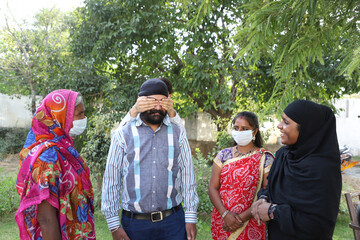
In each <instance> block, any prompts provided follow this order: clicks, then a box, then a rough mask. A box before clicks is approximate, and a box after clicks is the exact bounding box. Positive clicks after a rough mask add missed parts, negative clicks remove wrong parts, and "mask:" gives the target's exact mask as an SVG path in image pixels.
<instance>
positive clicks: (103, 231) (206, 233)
mask: <svg viewBox="0 0 360 240" xmlns="http://www.w3.org/2000/svg"><path fill="white" fill-rule="evenodd" d="M355 160H360V159H355ZM8 176H16V173H15V171H14V172H5V171H4V169H1V168H0V200H1V201H0V233H1V235H0V239H6V240H18V239H19V232H18V228H17V225H16V223H15V220H14V214H15V213H14V212H11V213H9V212H6V211H5V212H4V211H2V210H3V209H4V199H5V200H6V198H10V196H11V195H14V194H16V193H15V191H16V190H15V180H14V179H13V180H9V178H8ZM11 181H13V182H11ZM10 186H11V189H10ZM5 190H6V191H8V192H4V191H5ZM9 190H11V193H10V192H9ZM356 190H357V191H358V188H357V189H356ZM351 191H354V187H353V186H351V185H349V184H347V183H344V184H343V192H342V199H341V204H340V211H339V215H338V219H337V223H336V227H335V232H334V237H333V239H334V240H352V239H354V236H353V232H352V230H351V229H350V228H349V226H348V225H349V222H350V217H349V213H348V210H347V206H346V203H345V198H344V193H345V192H351ZM13 199H15V198H14V197H12V199H11V201H9V202H10V203H8V205H6V206H9V204H11V205H18V203H17V200H16V199H15V200H13ZM197 230H198V234H197V238H196V239H198V240H210V239H211V233H210V216H209V215H208V214H199V221H198V224H197ZM95 231H96V235H97V239H100V240H111V239H112V238H111V234H110V232H109V231H108V228H107V224H106V221H105V218H104V216H103V215H102V213H101V212H100V210H99V209H97V210H96V211H95Z"/></svg>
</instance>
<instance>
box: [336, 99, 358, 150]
mask: <svg viewBox="0 0 360 240" xmlns="http://www.w3.org/2000/svg"><path fill="white" fill-rule="evenodd" d="M334 105H335V107H336V109H338V110H340V109H343V111H339V113H338V114H336V132H337V136H338V141H339V145H340V146H342V145H347V146H348V147H349V148H350V152H351V153H352V154H353V155H355V156H360V98H344V99H338V100H336V101H335V103H334Z"/></svg>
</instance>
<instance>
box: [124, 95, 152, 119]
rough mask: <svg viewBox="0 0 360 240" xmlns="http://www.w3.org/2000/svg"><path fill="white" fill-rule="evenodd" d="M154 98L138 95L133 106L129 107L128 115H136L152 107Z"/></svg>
mask: <svg viewBox="0 0 360 240" xmlns="http://www.w3.org/2000/svg"><path fill="white" fill-rule="evenodd" d="M156 104H157V103H156V101H155V100H154V99H148V98H147V97H144V96H141V97H138V99H137V100H136V103H135V104H134V106H133V107H132V108H131V109H130V116H131V117H133V118H134V117H136V115H137V114H138V113H142V112H146V111H149V110H151V109H153V108H154V107H155V106H156Z"/></svg>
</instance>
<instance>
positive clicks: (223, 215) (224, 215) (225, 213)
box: [221, 210, 229, 219]
mask: <svg viewBox="0 0 360 240" xmlns="http://www.w3.org/2000/svg"><path fill="white" fill-rule="evenodd" d="M228 213H229V210H225V212H224V213H223V214H222V215H221V218H222V219H224V217H226V215H227V214H228Z"/></svg>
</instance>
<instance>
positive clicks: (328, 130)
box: [252, 100, 341, 240]
mask: <svg viewBox="0 0 360 240" xmlns="http://www.w3.org/2000/svg"><path fill="white" fill-rule="evenodd" d="M282 118H283V120H282V122H281V123H279V125H278V128H279V129H280V132H281V143H282V144H284V145H286V146H284V147H282V148H280V149H279V150H278V151H277V152H276V156H275V160H274V163H273V165H272V167H271V170H270V173H269V176H268V186H267V188H266V189H264V190H263V191H262V192H259V198H260V199H259V200H258V201H257V202H255V203H254V204H253V205H252V214H253V216H254V217H255V219H257V220H258V221H264V222H267V223H268V224H267V229H268V239H269V240H278V239H281V240H287V239H291V240H296V239H304V240H305V239H313V240H315V239H316V240H327V239H332V235H333V232H334V228H335V223H336V217H337V214H338V210H339V203H340V194H341V171H340V156H339V146H338V142H337V136H336V123H335V116H334V113H333V112H332V110H331V109H330V108H328V107H326V106H323V105H319V104H316V103H314V102H311V101H306V100H297V101H294V102H293V103H291V104H289V105H288V106H287V107H286V108H285V110H284V113H283V117H282Z"/></svg>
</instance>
